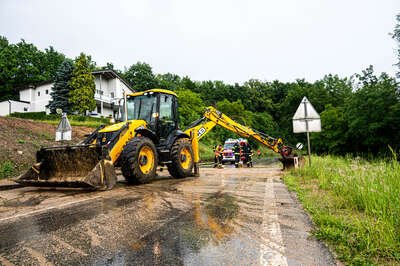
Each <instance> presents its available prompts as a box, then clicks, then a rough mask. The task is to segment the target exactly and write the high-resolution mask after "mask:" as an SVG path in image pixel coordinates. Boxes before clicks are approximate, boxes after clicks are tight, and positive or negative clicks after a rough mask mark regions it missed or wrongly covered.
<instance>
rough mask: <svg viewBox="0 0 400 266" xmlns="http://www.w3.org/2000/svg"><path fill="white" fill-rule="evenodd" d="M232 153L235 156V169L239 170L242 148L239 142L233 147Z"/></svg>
mask: <svg viewBox="0 0 400 266" xmlns="http://www.w3.org/2000/svg"><path fill="white" fill-rule="evenodd" d="M232 151H233V153H234V155H235V167H236V168H238V167H239V161H240V146H239V143H238V142H236V143H235V145H233V148H232Z"/></svg>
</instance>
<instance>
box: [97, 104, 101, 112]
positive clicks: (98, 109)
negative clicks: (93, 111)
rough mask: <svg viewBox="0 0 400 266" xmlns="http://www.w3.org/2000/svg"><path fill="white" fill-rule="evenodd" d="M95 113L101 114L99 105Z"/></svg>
mask: <svg viewBox="0 0 400 266" xmlns="http://www.w3.org/2000/svg"><path fill="white" fill-rule="evenodd" d="M97 113H98V114H101V106H100V105H98V106H97Z"/></svg>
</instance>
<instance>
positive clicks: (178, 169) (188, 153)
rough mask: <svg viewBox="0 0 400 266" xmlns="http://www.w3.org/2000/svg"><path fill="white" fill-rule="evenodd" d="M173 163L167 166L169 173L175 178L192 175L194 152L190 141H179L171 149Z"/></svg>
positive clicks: (184, 139)
mask: <svg viewBox="0 0 400 266" xmlns="http://www.w3.org/2000/svg"><path fill="white" fill-rule="evenodd" d="M171 161H172V162H171V163H170V164H168V165H167V167H168V172H169V173H170V174H171V175H172V176H173V177H175V178H185V177H188V176H191V175H192V170H193V165H194V161H193V150H192V144H191V143H190V140H189V139H187V138H182V139H178V140H176V141H175V143H174V144H173V145H172V148H171Z"/></svg>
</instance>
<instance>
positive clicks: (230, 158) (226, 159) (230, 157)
mask: <svg viewBox="0 0 400 266" xmlns="http://www.w3.org/2000/svg"><path fill="white" fill-rule="evenodd" d="M235 143H239V145H240V147H241V148H242V147H243V145H244V144H245V143H247V139H242V138H240V139H227V140H226V141H225V143H224V151H223V153H222V155H223V156H222V163H231V164H234V163H235V154H234V153H233V150H232V148H233V145H235ZM243 156H244V155H243ZM241 157H242V155H241ZM241 160H242V161H243V159H242V158H241Z"/></svg>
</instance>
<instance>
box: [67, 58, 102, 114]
mask: <svg viewBox="0 0 400 266" xmlns="http://www.w3.org/2000/svg"><path fill="white" fill-rule="evenodd" d="M90 62H91V60H90V57H89V56H86V55H85V54H84V53H81V54H80V55H79V56H78V57H77V58H76V59H75V68H74V70H73V71H72V77H71V81H70V85H71V88H72V90H71V91H70V92H69V101H70V103H71V104H72V110H73V111H77V112H78V113H80V114H83V115H85V114H86V111H92V110H94V109H95V108H96V100H95V99H94V92H95V84H94V76H93V75H92V72H91V66H90Z"/></svg>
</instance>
